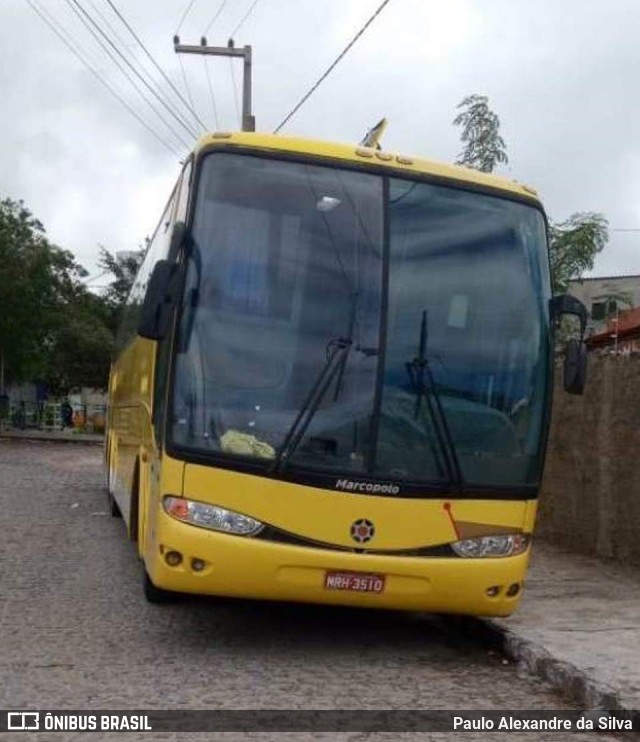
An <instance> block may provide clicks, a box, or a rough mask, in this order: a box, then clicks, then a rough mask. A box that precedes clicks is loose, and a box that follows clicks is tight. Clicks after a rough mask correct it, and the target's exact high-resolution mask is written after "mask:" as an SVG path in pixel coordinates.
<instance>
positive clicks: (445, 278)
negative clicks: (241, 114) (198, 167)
mask: <svg viewBox="0 0 640 742" xmlns="http://www.w3.org/2000/svg"><path fill="white" fill-rule="evenodd" d="M196 198H197V201H196V204H197V206H196V209H195V216H194V223H193V226H192V236H193V250H192V254H191V256H190V258H189V267H188V271H187V282H186V287H185V293H184V297H185V298H184V305H183V307H182V311H181V315H180V320H179V327H178V338H177V342H176V348H177V350H178V352H177V355H176V361H175V373H174V389H173V414H172V418H171V426H170V434H171V437H172V440H173V442H174V443H175V444H177V445H179V446H181V447H183V448H189V449H192V450H198V451H201V452H209V453H212V454H216V455H224V456H228V457H232V458H233V457H242V458H246V459H250V460H252V461H256V462H257V461H264V462H265V465H266V466H267V467H271V469H272V470H273V467H274V464H275V463H276V459H277V458H279V459H280V461H279V462H278V463H280V464H282V460H284V459H285V458H286V461H287V466H289V467H291V468H295V467H302V468H312V469H316V470H326V471H330V472H334V473H337V474H346V475H349V474H350V473H353V474H355V475H360V476H364V475H368V476H374V477H376V478H379V479H381V480H385V481H387V480H394V481H400V480H402V481H406V482H418V483H432V484H436V485H437V484H438V483H440V484H442V485H443V486H444V485H452V484H455V483H456V482H457V483H458V484H465V485H469V484H473V485H480V486H483V485H492V484H495V485H509V486H517V485H524V484H532V483H535V482H536V481H537V478H538V477H539V472H540V459H541V457H540V446H541V438H542V436H541V432H542V426H543V420H544V409H545V399H546V386H547V379H548V363H549V356H548V347H547V344H548V313H547V309H546V302H547V300H548V298H549V297H548V285H549V280H548V275H547V267H546V252H545V251H546V236H545V230H544V221H543V217H542V215H541V214H540V213H539V212H538V211H537V210H536V209H534V208H531V207H529V206H526V205H522V204H519V203H515V202H511V201H507V200H505V199H501V198H496V197H492V196H488V195H481V194H477V193H470V192H465V191H461V190H456V189H452V188H445V187H442V186H434V185H429V184H424V183H417V182H408V181H403V180H401V179H390V181H389V203H388V225H389V242H388V245H387V246H386V248H384V247H383V212H384V209H383V179H382V178H381V177H380V176H377V175H372V174H368V173H360V172H349V171H339V170H336V169H333V168H325V167H319V166H315V165H308V164H301V163H292V162H278V161H275V160H270V159H261V158H258V157H253V156H247V155H233V154H227V153H225V154H215V155H210V156H208V157H207V159H206V160H205V162H204V163H203V168H202V173H201V177H200V181H199V186H198V192H197V197H196ZM384 249H387V250H388V267H389V273H388V287H387V297H386V298H387V302H386V305H387V313H386V317H385V318H384V320H385V321H384V322H381V308H382V306H383V299H384V293H385V291H383V252H384ZM381 333H382V334H381ZM380 337H385V338H386V347H384V348H382V349H381V348H380ZM345 341H348V342H346V345H345ZM341 342H342V343H343V345H342V348H343V351H344V350H346V352H343V351H341V354H340V356H339V357H338V356H335V362H336V363H337V364H338V367H337V368H336V369H334V370H332V374H333V375H332V377H331V379H330V383H329V384H328V385H327V387H326V389H324V390H323V392H322V395H321V398H320V400H319V402H318V403H317V405H315V403H313V404H312V403H311V401H310V399H311V396H312V391H313V389H314V385H316V384H318V380H319V379H321V378H322V374H323V370H324V369H327V368H328V367H329V366H330V364H332V363H333V361H331V359H332V358H333V354H334V353H335V352H336V348H337V344H340V343H341ZM415 363H418V365H416V366H412V364H415ZM414 367H415V375H412V373H413V372H409V371H408V369H409V368H414ZM331 368H333V366H331ZM420 368H421V370H420ZM316 407H317V409H316ZM309 411H311V414H308V413H309ZM305 415H306V417H304V416H305ZM303 417H304V422H305V424H304V426H302V428H303V429H302V432H301V433H300V430H301V428H300V426H299V425H298V427H296V426H294V423H295V422H296V420H298V419H302V418H303ZM298 434H299V435H298ZM296 435H297V439H296ZM292 440H295V445H293V446H291V445H289V444H290V442H291V441H292ZM285 444H286V445H285ZM285 449H286V450H285ZM283 452H284V453H283Z"/></svg>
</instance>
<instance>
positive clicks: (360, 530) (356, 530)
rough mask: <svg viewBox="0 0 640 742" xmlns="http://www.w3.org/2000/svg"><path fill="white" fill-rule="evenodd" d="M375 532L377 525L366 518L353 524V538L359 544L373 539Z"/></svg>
mask: <svg viewBox="0 0 640 742" xmlns="http://www.w3.org/2000/svg"><path fill="white" fill-rule="evenodd" d="M375 532H376V527H375V526H374V525H373V523H372V522H371V521H370V520H365V519H364V518H361V519H360V520H357V521H355V523H353V525H352V526H351V538H352V539H353V540H354V541H357V542H358V543H359V544H365V543H366V542H367V541H371V539H372V538H373V536H374V534H375Z"/></svg>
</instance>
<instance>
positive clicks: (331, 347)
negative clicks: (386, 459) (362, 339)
mask: <svg viewBox="0 0 640 742" xmlns="http://www.w3.org/2000/svg"><path fill="white" fill-rule="evenodd" d="M357 301H358V294H357V293H355V294H354V295H353V303H352V306H351V317H350V319H349V332H348V334H347V336H346V337H338V338H334V339H332V340H330V341H329V344H328V345H327V360H326V362H325V364H324V366H323V367H322V369H321V370H320V373H319V374H318V377H317V378H316V380H315V382H314V383H313V386H312V387H311V390H310V391H309V394H308V395H307V396H306V398H305V400H304V402H303V404H302V407H301V408H300V410H299V411H298V414H297V415H296V418H295V420H294V421H293V423H292V424H291V427H290V428H289V430H288V431H287V434H286V436H285V438H284V441H283V443H282V445H281V446H280V448H279V449H278V452H277V454H276V457H275V460H274V462H273V466H272V471H273V472H277V471H282V470H283V469H284V467H285V466H286V464H287V462H288V461H289V459H290V458H291V456H293V454H294V453H295V451H296V449H297V448H298V446H299V445H300V442H301V441H302V438H303V437H304V434H305V433H306V432H307V429H308V428H309V425H310V424H311V421H312V420H313V418H314V416H315V414H316V412H317V411H318V408H319V407H320V405H321V403H322V400H323V399H324V396H325V394H326V393H327V391H328V389H329V388H330V387H331V384H332V383H333V381H334V379H335V378H336V377H338V382H337V385H336V391H335V395H334V401H335V400H337V399H338V396H339V395H340V390H341V386H342V378H343V375H344V369H345V366H346V363H347V358H348V356H349V351H350V350H351V346H352V345H353V328H354V325H355V317H356V306H357Z"/></svg>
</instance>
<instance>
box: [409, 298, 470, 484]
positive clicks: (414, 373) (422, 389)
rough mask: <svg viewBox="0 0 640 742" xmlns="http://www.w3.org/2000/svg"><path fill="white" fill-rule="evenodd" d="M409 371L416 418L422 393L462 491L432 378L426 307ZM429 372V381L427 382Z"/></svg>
mask: <svg viewBox="0 0 640 742" xmlns="http://www.w3.org/2000/svg"><path fill="white" fill-rule="evenodd" d="M405 366H406V369H407V374H408V375H409V380H410V381H411V386H412V387H413V389H414V391H415V393H416V403H415V408H414V411H413V416H414V419H416V420H417V419H418V417H419V415H420V409H421V407H422V399H423V397H424V398H425V399H426V402H427V409H428V411H429V416H430V417H431V421H432V423H433V429H434V430H435V433H436V437H437V439H438V445H439V446H440V450H441V452H442V458H443V459H444V462H445V466H446V468H447V472H448V476H449V479H450V481H451V482H452V483H453V484H455V486H456V488H457V489H458V490H460V491H462V472H461V470H460V462H459V461H458V456H457V454H456V449H455V445H454V443H453V438H452V437H451V431H450V430H449V424H448V423H447V418H446V415H445V413H444V410H443V409H442V402H441V400H440V394H439V393H438V389H437V387H436V384H435V382H434V380H433V374H432V373H431V367H430V366H429V359H428V357H427V310H426V309H423V310H422V320H421V322H420V339H419V342H418V355H417V356H416V357H415V358H414V359H413V360H412V361H408V362H407V363H406V364H405ZM425 375H426V383H425Z"/></svg>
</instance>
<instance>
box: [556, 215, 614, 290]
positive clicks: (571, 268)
mask: <svg viewBox="0 0 640 742" xmlns="http://www.w3.org/2000/svg"><path fill="white" fill-rule="evenodd" d="M608 241H609V222H608V221H607V218H606V217H605V216H604V215H603V214H599V213H596V212H593V211H585V212H581V213H577V214H572V215H571V216H570V217H569V218H568V219H565V220H564V221H563V222H556V223H552V224H551V225H550V226H549V258H550V261H551V281H552V287H553V292H554V294H562V293H564V292H565V291H566V290H567V288H568V286H569V281H570V280H571V279H575V278H580V276H581V275H582V274H583V273H584V272H585V271H588V270H591V269H592V268H593V264H594V260H595V256H596V255H597V254H598V253H599V252H601V251H602V250H603V249H604V248H605V246H606V244H607V242H608Z"/></svg>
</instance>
